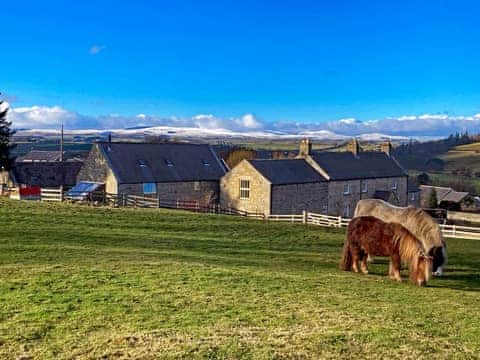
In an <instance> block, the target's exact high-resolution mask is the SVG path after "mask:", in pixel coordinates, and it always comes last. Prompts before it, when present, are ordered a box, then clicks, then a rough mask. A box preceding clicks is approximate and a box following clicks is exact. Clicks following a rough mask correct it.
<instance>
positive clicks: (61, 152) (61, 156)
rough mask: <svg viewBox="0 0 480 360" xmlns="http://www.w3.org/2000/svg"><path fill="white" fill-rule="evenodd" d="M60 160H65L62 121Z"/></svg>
mask: <svg viewBox="0 0 480 360" xmlns="http://www.w3.org/2000/svg"><path fill="white" fill-rule="evenodd" d="M60 162H63V123H62V131H61V135H60Z"/></svg>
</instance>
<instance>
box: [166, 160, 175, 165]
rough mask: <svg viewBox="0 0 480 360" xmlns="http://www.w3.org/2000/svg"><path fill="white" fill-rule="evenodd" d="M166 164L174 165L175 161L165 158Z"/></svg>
mask: <svg viewBox="0 0 480 360" xmlns="http://www.w3.org/2000/svg"><path fill="white" fill-rule="evenodd" d="M165 164H167V166H173V162H171V161H170V160H168V159H165Z"/></svg>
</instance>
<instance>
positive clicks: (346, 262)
mask: <svg viewBox="0 0 480 360" xmlns="http://www.w3.org/2000/svg"><path fill="white" fill-rule="evenodd" d="M349 245H350V244H349V241H348V237H347V239H345V244H343V255H342V261H341V262H340V269H341V270H343V271H350V270H352V253H351V251H350V246H349Z"/></svg>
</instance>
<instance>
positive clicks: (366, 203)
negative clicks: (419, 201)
mask: <svg viewBox="0 0 480 360" xmlns="http://www.w3.org/2000/svg"><path fill="white" fill-rule="evenodd" d="M358 216H374V217H376V218H378V219H380V220H382V221H384V222H387V223H390V222H392V223H399V224H402V225H403V226H404V227H405V228H407V229H408V230H409V231H410V232H411V233H412V234H413V235H415V237H416V238H417V239H419V240H420V241H421V242H422V245H423V247H424V249H425V251H426V253H427V254H428V255H430V256H433V273H434V275H437V276H440V275H442V274H443V267H444V266H445V264H446V263H447V244H446V243H445V240H444V239H443V236H442V232H441V230H440V226H439V225H438V223H437V222H436V221H435V220H434V219H433V218H432V217H431V216H430V215H428V214H427V213H426V212H425V211H423V210H421V209H417V208H415V207H413V206H409V207H399V206H394V205H392V204H390V203H388V202H386V201H383V200H379V199H364V200H360V201H359V202H358V204H357V207H356V208H355V215H354V217H358Z"/></svg>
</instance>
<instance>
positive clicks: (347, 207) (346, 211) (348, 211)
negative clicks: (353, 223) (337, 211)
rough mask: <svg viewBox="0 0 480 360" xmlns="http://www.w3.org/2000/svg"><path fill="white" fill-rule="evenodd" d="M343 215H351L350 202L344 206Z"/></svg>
mask: <svg viewBox="0 0 480 360" xmlns="http://www.w3.org/2000/svg"><path fill="white" fill-rule="evenodd" d="M343 217H346V218H349V217H350V204H345V205H344V206H343Z"/></svg>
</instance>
